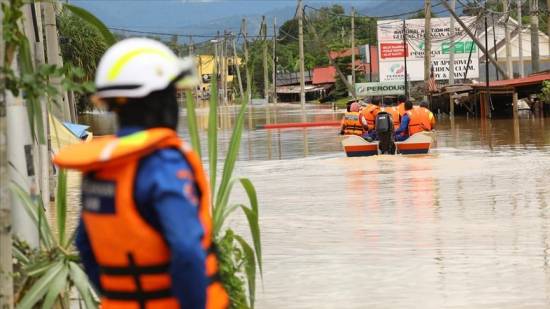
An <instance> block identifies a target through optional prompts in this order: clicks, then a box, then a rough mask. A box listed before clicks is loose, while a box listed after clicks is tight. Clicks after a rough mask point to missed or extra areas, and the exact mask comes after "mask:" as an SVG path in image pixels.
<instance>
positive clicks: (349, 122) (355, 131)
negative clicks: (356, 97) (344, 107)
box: [340, 102, 363, 136]
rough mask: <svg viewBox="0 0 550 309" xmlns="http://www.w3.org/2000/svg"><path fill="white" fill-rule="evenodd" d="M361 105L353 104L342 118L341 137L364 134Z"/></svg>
mask: <svg viewBox="0 0 550 309" xmlns="http://www.w3.org/2000/svg"><path fill="white" fill-rule="evenodd" d="M359 107H360V106H359V103H357V102H353V103H352V104H351V105H350V106H349V110H348V111H347V112H346V113H345V114H344V117H343V118H342V126H341V129H340V134H341V135H359V136H361V135H362V134H363V126H362V125H361V122H360V121H359Z"/></svg>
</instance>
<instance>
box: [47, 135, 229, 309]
mask: <svg viewBox="0 0 550 309" xmlns="http://www.w3.org/2000/svg"><path fill="white" fill-rule="evenodd" d="M164 148H175V149H179V150H180V151H181V153H182V156H183V157H184V158H185V160H186V161H187V162H188V163H189V165H190V167H191V170H192V177H193V180H194V181H195V184H196V186H197V188H198V194H199V197H200V199H199V205H198V216H199V220H200V222H201V225H202V227H203V230H204V236H203V239H202V247H203V248H204V250H205V252H206V253H207V257H206V275H207V276H208V277H209V278H210V284H209V286H208V289H207V291H206V293H207V308H216V309H217V308H227V306H228V304H229V299H228V296H227V294H226V292H225V290H224V289H223V286H222V284H221V282H219V275H218V260H217V257H216V254H215V252H214V248H213V244H212V222H211V218H210V213H209V211H210V190H209V188H208V180H207V178H206V175H205V173H204V172H203V169H202V165H201V161H200V158H199V157H198V155H196V154H195V153H194V152H193V151H192V150H190V148H189V147H187V146H185V144H184V143H183V142H182V141H181V140H180V139H179V138H178V137H177V135H176V133H175V132H174V131H173V130H169V129H151V130H146V131H142V132H138V133H136V134H132V135H129V136H126V137H121V138H117V137H104V138H100V139H98V140H97V141H92V142H91V143H86V144H84V143H83V144H78V145H72V146H70V147H67V148H66V149H63V150H62V151H60V153H59V154H58V155H57V156H56V157H55V159H54V162H55V163H56V164H57V165H59V166H60V167H66V168H73V169H78V170H81V171H84V172H85V175H84V179H83V185H82V190H83V201H82V202H83V210H82V219H83V221H84V226H85V228H86V232H87V234H88V237H89V240H90V244H91V247H92V250H93V254H94V257H95V258H96V261H97V263H98V265H99V267H100V269H99V270H100V286H101V292H102V293H101V294H102V299H101V302H102V303H101V307H102V308H104V309H105V308H107V309H109V308H118V307H128V306H133V304H135V308H138V307H139V308H179V302H178V301H177V299H176V298H175V297H174V296H173V294H172V291H171V288H172V285H171V276H170V273H169V265H170V248H169V247H168V246H167V244H166V241H165V240H164V238H163V236H162V235H161V234H160V233H159V232H158V231H157V230H155V229H154V228H153V227H151V226H150V225H149V223H147V221H145V220H144V219H143V218H142V217H141V215H140V214H139V212H138V211H137V207H136V205H135V202H134V198H133V197H134V192H133V189H134V181H135V175H136V173H137V169H138V167H139V161H140V160H141V158H143V157H145V156H147V155H149V154H151V153H153V152H154V151H157V150H159V149H164ZM182 190H183V188H182Z"/></svg>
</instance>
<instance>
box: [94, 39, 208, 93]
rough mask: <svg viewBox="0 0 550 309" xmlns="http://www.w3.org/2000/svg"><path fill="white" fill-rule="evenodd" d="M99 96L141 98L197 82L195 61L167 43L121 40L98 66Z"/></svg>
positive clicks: (96, 80) (97, 85)
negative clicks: (180, 53) (180, 55)
mask: <svg viewBox="0 0 550 309" xmlns="http://www.w3.org/2000/svg"><path fill="white" fill-rule="evenodd" d="M95 83H96V87H97V92H96V94H95V96H96V97H97V98H115V97H127V98H142V97H145V96H147V95H149V94H150V93H151V92H153V91H158V90H162V89H165V88H166V87H168V85H170V83H175V84H176V87H179V88H191V87H194V86H196V85H197V84H198V77H197V73H196V66H195V61H194V60H193V59H192V58H189V57H188V58H184V59H180V58H178V57H177V56H176V55H175V54H174V53H173V52H172V51H171V50H170V49H169V48H168V47H167V46H165V45H164V44H162V43H160V42H158V41H155V40H151V39H146V38H131V39H126V40H122V41H120V42H118V43H116V44H115V45H113V46H111V47H110V48H109V49H108V50H107V52H106V53H105V55H103V57H102V58H101V61H100V62H99V65H98V67H97V72H96V78H95Z"/></svg>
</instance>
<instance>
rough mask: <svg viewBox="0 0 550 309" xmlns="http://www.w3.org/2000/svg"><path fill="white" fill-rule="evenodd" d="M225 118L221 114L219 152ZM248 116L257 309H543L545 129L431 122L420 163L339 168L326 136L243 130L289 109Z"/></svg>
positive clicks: (546, 278) (535, 124)
mask: <svg viewBox="0 0 550 309" xmlns="http://www.w3.org/2000/svg"><path fill="white" fill-rule="evenodd" d="M236 112H237V110H236V109H235V108H231V107H227V108H224V109H222V111H221V113H220V127H221V128H222V129H221V137H220V143H221V146H220V147H221V148H222V152H224V151H225V150H226V148H227V142H228V140H229V138H230V134H231V132H230V128H231V126H232V124H233V122H234V117H235V114H236ZM250 116H251V117H250V119H251V124H250V126H248V128H252V129H250V130H248V129H247V130H246V131H245V132H244V133H243V138H242V149H241V153H240V160H241V161H240V162H239V164H238V167H237V173H238V174H240V175H246V176H249V177H250V178H251V179H252V181H253V182H254V184H255V185H256V189H257V191H258V195H259V199H260V204H261V224H262V229H263V241H264V249H263V254H264V263H265V265H264V280H263V281H264V288H263V291H262V289H260V290H259V295H258V301H257V305H258V308H342V307H345V308H388V307H391V308H441V307H452V308H549V307H550V266H549V262H550V258H549V255H550V219H549V215H550V214H549V211H550V210H549V207H548V201H550V191H549V190H547V189H546V187H547V183H549V182H550V164H549V163H550V154H549V152H548V150H549V146H550V131H549V130H550V126H545V122H544V119H520V120H516V121H513V120H504V119H503V120H492V121H480V120H479V119H465V118H456V120H454V121H453V122H452V123H451V122H450V121H449V120H441V121H440V123H439V124H438V134H437V135H438V141H437V145H436V147H435V149H433V151H432V153H431V154H429V155H425V156H412V157H404V156H379V157H368V158H346V157H345V156H344V154H343V152H342V150H341V146H340V143H339V137H338V136H337V131H338V130H337V128H309V129H286V130H256V129H255V127H256V125H260V124H264V123H266V122H272V123H273V122H275V117H277V122H294V121H301V117H302V116H301V113H300V111H299V109H297V108H290V107H289V106H286V105H281V106H280V107H279V108H278V109H276V108H274V107H271V108H270V110H266V109H265V108H257V107H255V108H254V109H253V110H252V113H251V114H250ZM247 117H248V116H247ZM306 117H307V119H308V120H331V119H338V118H339V117H340V114H335V113H333V112H332V111H330V110H329V109H318V108H311V109H310V110H308V114H307V116H306ZM106 119H107V118H106V117H105V116H98V115H95V116H93V117H92V116H88V118H87V120H88V121H89V122H91V123H92V125H93V127H94V132H95V133H96V134H97V133H109V132H111V131H112V130H113V127H112V124H111V123H110V122H109V121H110V120H106ZM182 120H183V122H184V121H185V116H183V117H182ZM102 121H103V122H102ZM199 122H200V123H201V127H202V128H206V125H207V111H206V110H200V111H199ZM183 128H184V124H183V125H182V130H181V133H182V134H183V135H184V136H185V132H184V130H183ZM102 130H103V131H102ZM202 133H203V134H205V132H202ZM205 144H206V143H205V142H203V146H205ZM204 151H206V150H204ZM73 190H75V188H74V187H73ZM235 198H236V199H240V198H244V194H243V193H242V192H239V193H238V196H237V197H235ZM231 224H232V225H234V226H235V228H236V229H237V230H240V229H242V230H245V229H246V227H245V223H244V221H243V218H239V217H236V218H234V219H233V221H232V222H231Z"/></svg>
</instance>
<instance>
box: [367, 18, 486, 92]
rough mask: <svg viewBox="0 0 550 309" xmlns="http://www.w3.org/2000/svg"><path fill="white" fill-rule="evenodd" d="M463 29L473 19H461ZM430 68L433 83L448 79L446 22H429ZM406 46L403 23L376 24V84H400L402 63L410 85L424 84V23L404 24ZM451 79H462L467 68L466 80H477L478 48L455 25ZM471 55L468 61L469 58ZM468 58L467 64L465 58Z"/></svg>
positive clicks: (419, 20)
mask: <svg viewBox="0 0 550 309" xmlns="http://www.w3.org/2000/svg"><path fill="white" fill-rule="evenodd" d="M461 19H462V21H464V23H465V24H466V25H468V26H469V25H472V24H473V23H474V22H475V17H461ZM431 25H432V51H431V55H432V65H433V67H434V75H435V79H437V80H444V79H449V51H450V48H451V47H450V45H451V44H450V32H451V31H450V27H449V25H450V19H449V17H445V18H432V24H431ZM405 29H406V31H407V32H406V34H407V35H406V37H407V44H406V48H404V47H403V46H404V44H403V21H401V20H379V21H378V55H379V62H380V81H398V80H399V81H402V80H404V78H405V61H404V57H405V55H406V57H407V73H408V78H409V80H411V81H421V80H424V46H425V45H424V19H409V20H407V21H406V22H405ZM454 52H455V60H454V69H455V71H454V74H455V79H462V78H464V75H465V73H466V68H468V76H467V77H468V78H479V55H478V47H477V46H476V45H475V43H474V42H473V41H472V39H471V38H470V37H469V36H468V35H467V34H466V33H465V32H464V30H463V29H462V28H461V27H460V25H458V23H457V27H456V29H455V43H454ZM470 52H471V57H470ZM469 57H470V62H468V58H469Z"/></svg>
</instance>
